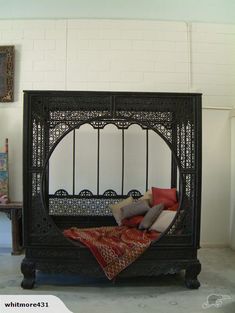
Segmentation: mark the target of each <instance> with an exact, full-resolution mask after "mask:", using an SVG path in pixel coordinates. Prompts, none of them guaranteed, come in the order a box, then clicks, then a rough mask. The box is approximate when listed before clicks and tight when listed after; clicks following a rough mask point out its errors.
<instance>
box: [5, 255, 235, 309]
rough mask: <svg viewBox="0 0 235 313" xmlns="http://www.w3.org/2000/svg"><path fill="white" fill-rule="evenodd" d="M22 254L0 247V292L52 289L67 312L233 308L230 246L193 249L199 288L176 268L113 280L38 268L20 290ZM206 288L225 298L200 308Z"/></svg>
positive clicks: (234, 272) (234, 266)
mask: <svg viewBox="0 0 235 313" xmlns="http://www.w3.org/2000/svg"><path fill="white" fill-rule="evenodd" d="M22 258H23V256H11V255H10V253H9V251H8V250H5V251H4V250H3V249H2V250H0V295H14V294H22V295H26V294H37V295H45V294H48V295H55V296H57V297H59V298H60V299H61V300H62V301H63V302H64V303H65V305H66V306H67V308H68V309H69V310H70V311H72V312H73V313H80V312H82V313H91V312H92V311H95V313H101V312H102V313H105V312H109V313H111V312H112V313H116V312H118V313H127V312H128V313H130V312H135V313H142V312H145V313H150V312H159V313H171V312H174V313H177V312H179V313H186V312H187V313H189V312H191V313H199V312H208V313H210V312H218V313H219V312H223V313H235V251H232V250H230V249H201V250H200V251H199V259H200V261H201V263H202V272H201V274H200V276H199V280H200V282H201V287H200V288H199V290H188V289H186V288H185V287H184V284H183V279H182V275H181V274H178V275H170V276H165V277H159V278H157V279H155V280H154V281H149V280H148V281H147V282H146V281H143V280H135V281H131V282H128V283H126V282H120V283H117V284H116V285H113V284H105V283H103V282H101V281H100V282H90V283H89V284H88V283H86V284H85V283H84V281H82V280H81V279H80V280H79V278H77V277H73V279H70V280H69V279H68V278H66V277H61V276H58V277H56V276H50V277H48V276H46V275H43V274H41V275H39V277H38V281H37V284H36V286H35V288H34V289H33V290H23V289H21V287H20V282H21V279H22V275H21V273H20V262H21V260H22ZM212 294H216V295H227V296H229V297H230V299H228V300H224V301H223V304H222V306H221V307H220V308H216V307H215V306H212V307H210V308H207V309H203V308H202V305H203V303H205V302H206V300H207V297H208V296H210V295H212Z"/></svg>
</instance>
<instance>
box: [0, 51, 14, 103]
mask: <svg viewBox="0 0 235 313" xmlns="http://www.w3.org/2000/svg"><path fill="white" fill-rule="evenodd" d="M14 51H15V49H14V46H0V102H12V101H13V100H14V55H15V52H14Z"/></svg>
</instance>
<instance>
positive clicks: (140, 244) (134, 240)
mask: <svg viewBox="0 0 235 313" xmlns="http://www.w3.org/2000/svg"><path fill="white" fill-rule="evenodd" d="M63 233H64V235H65V236H66V237H67V238H69V239H73V240H76V241H80V242H82V243H83V244H84V245H86V246H87V247H88V248H89V249H90V251H91V252H92V253H93V255H94V256H95V258H96V260H97V261H98V263H99V264H100V266H101V267H102V269H103V270H104V273H105V274H106V276H107V277H108V279H110V280H111V279H113V278H114V277H116V276H117V275H118V274H119V273H120V272H121V271H122V270H124V269H125V268H126V267H127V266H128V265H129V264H131V263H132V262H134V261H135V260H136V259H137V258H138V257H139V256H140V255H141V254H142V253H143V252H144V251H145V250H146V249H147V248H148V247H149V246H150V244H151V242H152V241H153V240H155V239H157V238H158V237H159V233H157V232H155V231H151V232H146V231H141V230H138V229H136V228H129V227H126V226H121V227H120V226H114V227H112V226H110V227H98V228H76V227H72V228H69V229H66V230H64V232H63Z"/></svg>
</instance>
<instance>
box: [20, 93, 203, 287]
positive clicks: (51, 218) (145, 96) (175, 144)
mask: <svg viewBox="0 0 235 313" xmlns="http://www.w3.org/2000/svg"><path fill="white" fill-rule="evenodd" d="M85 123H88V124H90V125H91V126H92V127H93V128H94V129H95V130H97V140H98V151H97V173H96V175H97V189H96V192H91V191H90V190H89V188H87V189H85V190H81V191H80V192H79V193H76V191H75V188H74V182H73V190H72V192H70V193H69V192H68V191H66V190H64V189H59V190H57V191H56V192H55V193H54V194H50V192H49V179H50V177H49V176H50V175H49V173H50V170H49V164H50V162H49V160H50V157H51V155H52V153H53V151H54V150H55V149H56V146H57V145H58V144H59V143H60V142H61V140H62V139H63V138H64V137H65V136H66V135H68V134H69V133H71V132H72V133H73V134H74V132H75V130H79V128H80V127H81V126H82V125H84V124H85ZM108 124H113V125H115V126H116V127H117V128H118V129H119V130H120V131H121V132H122V138H123V139H122V140H124V131H125V130H126V129H128V128H129V127H130V125H133V124H137V125H139V126H140V127H141V129H142V131H143V132H145V134H146V168H145V190H148V188H149V187H150V186H149V185H148V174H149V167H148V158H149V155H148V151H149V149H148V131H150V130H151V131H154V132H155V133H157V134H158V135H159V136H160V137H161V138H162V139H163V140H164V141H165V143H166V144H167V145H168V147H169V148H170V150H171V154H172V157H171V186H170V187H177V188H178V190H179V202H180V207H179V209H178V213H177V215H176V218H175V219H174V221H173V222H172V224H171V225H170V226H169V227H168V229H167V230H166V231H165V232H164V233H163V234H162V235H161V237H160V239H159V240H158V241H156V242H154V243H153V244H152V245H151V247H150V248H149V249H148V250H147V251H146V252H145V253H144V254H143V255H142V256H141V257H140V258H139V259H138V260H136V261H135V262H134V263H133V264H131V265H130V266H129V267H128V268H126V269H125V270H124V271H123V272H121V273H120V275H119V276H120V277H133V276H135V277H136V276H145V277H149V276H157V275H159V274H168V273H177V272H179V271H181V270H185V283H186V286H187V287H188V288H193V289H195V288H198V287H199V286H200V283H199V281H198V280H197V276H198V274H199V273H200V270H201V264H200V262H199V260H198V259H197V250H198V248H199V237H200V205H201V94H195V93H194V94H192V93H143V92H93V91H92V92H90V91H25V92H24V147H23V162H24V164H23V188H24V191H23V203H24V214H23V219H24V246H25V251H26V255H25V258H24V260H23V261H22V265H21V270H22V273H23V275H24V279H23V281H22V287H23V288H26V289H29V288H32V287H33V286H34V283H35V280H36V271H37V270H41V271H44V272H54V273H63V272H65V273H66V272H69V273H80V274H82V275H87V276H89V277H104V273H103V272H102V270H101V269H100V267H99V266H98V264H97V262H96V260H95V259H94V257H93V256H92V254H91V252H90V251H89V250H88V249H87V248H86V247H84V246H83V245H73V243H71V241H69V240H68V239H66V238H65V237H64V236H63V234H62V230H63V229H65V228H67V227H71V226H77V227H97V226H105V225H115V220H114V218H113V217H112V215H111V212H110V210H109V204H111V203H114V202H116V201H117V200H120V199H124V198H126V197H128V196H130V195H131V196H133V197H134V198H138V197H140V196H141V192H140V191H138V190H136V189H132V190H130V191H128V193H126V194H125V192H124V188H123V184H124V182H123V181H124V166H123V162H124V153H123V141H122V173H121V177H122V178H121V185H122V186H121V189H120V192H119V194H117V192H115V191H114V190H112V189H108V190H106V191H105V192H102V193H101V192H100V188H99V179H100V177H99V158H100V155H99V149H100V145H99V136H100V131H101V130H102V129H103V128H104V127H105V126H106V125H108ZM73 144H74V142H73ZM73 149H74V146H73ZM74 176H75V172H74V171H73V177H74Z"/></svg>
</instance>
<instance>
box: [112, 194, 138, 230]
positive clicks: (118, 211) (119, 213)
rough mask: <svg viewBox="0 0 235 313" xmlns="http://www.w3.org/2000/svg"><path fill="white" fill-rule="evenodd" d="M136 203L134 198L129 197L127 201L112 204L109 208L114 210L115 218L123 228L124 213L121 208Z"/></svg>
mask: <svg viewBox="0 0 235 313" xmlns="http://www.w3.org/2000/svg"><path fill="white" fill-rule="evenodd" d="M133 201H134V199H133V198H132V197H129V198H127V199H125V200H122V201H119V202H118V203H115V204H111V205H110V206H109V207H110V209H111V210H112V213H113V216H114V218H115V220H116V222H117V224H118V226H121V224H122V211H121V208H123V207H124V206H126V205H129V204H131V203H132V202H133Z"/></svg>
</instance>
